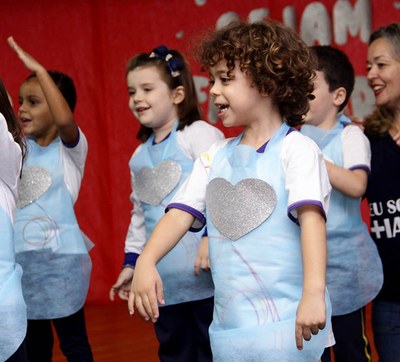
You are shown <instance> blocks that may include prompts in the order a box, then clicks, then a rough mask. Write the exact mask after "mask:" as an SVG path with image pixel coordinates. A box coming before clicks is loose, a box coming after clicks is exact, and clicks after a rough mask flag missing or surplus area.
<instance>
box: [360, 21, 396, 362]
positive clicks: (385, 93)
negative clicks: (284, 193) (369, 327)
mask: <svg viewBox="0 0 400 362" xmlns="http://www.w3.org/2000/svg"><path fill="white" fill-rule="evenodd" d="M367 70H368V82H369V85H370V87H371V88H372V90H373V91H374V94H375V99H376V111H375V113H374V114H373V115H371V116H370V117H368V118H367V119H366V120H365V133H366V134H367V136H368V138H369V140H370V142H371V152H372V159H371V174H370V177H369V182H368V188H367V193H366V197H367V199H368V202H369V206H370V214H371V236H372V237H373V239H374V240H375V242H376V244H377V246H378V250H379V254H380V256H381V258H382V263H383V270H384V284H383V288H382V290H381V292H380V293H379V295H378V297H377V298H376V299H375V300H374V302H373V329H374V336H375V343H376V347H377V350H378V353H379V356H380V361H381V362H386V361H393V362H394V361H398V358H399V356H400V263H399V260H400V188H399V184H400V167H399V166H400V147H398V146H399V145H400V24H398V23H393V24H390V25H387V26H384V27H381V28H379V29H378V30H376V31H375V32H373V33H372V34H371V36H370V40H369V46H368V59H367Z"/></svg>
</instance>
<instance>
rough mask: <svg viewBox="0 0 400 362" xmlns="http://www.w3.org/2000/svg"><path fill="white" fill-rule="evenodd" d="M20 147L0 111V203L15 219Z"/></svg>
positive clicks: (11, 217)
mask: <svg viewBox="0 0 400 362" xmlns="http://www.w3.org/2000/svg"><path fill="white" fill-rule="evenodd" d="M21 161H22V160H21V148H20V147H19V145H18V144H17V143H16V142H15V141H14V138H13V136H12V134H11V133H10V132H9V131H8V127H7V122H6V120H5V118H4V116H3V115H2V114H1V113H0V205H1V207H2V208H3V209H4V210H5V211H6V212H7V213H8V215H9V217H10V220H12V221H13V222H14V220H15V208H16V199H17V194H18V191H17V190H18V188H17V186H18V178H19V175H20V170H21Z"/></svg>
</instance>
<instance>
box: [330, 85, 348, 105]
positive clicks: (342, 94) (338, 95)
mask: <svg viewBox="0 0 400 362" xmlns="http://www.w3.org/2000/svg"><path fill="white" fill-rule="evenodd" d="M346 95H347V92H346V89H345V88H344V87H339V88H338V89H336V90H335V94H334V96H333V103H334V104H335V106H337V107H340V106H341V105H342V104H343V102H344V101H345V100H346Z"/></svg>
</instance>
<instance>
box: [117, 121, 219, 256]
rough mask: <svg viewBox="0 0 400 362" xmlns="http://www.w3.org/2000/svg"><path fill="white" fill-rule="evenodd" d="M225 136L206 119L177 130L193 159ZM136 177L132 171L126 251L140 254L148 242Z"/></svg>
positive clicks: (177, 137) (181, 144)
mask: <svg viewBox="0 0 400 362" xmlns="http://www.w3.org/2000/svg"><path fill="white" fill-rule="evenodd" d="M223 138H224V135H223V133H222V132H221V131H220V130H219V129H218V128H216V127H214V126H212V125H210V124H209V123H207V122H204V121H196V122H193V123H192V124H191V125H189V126H186V127H185V128H184V129H183V130H181V131H177V132H176V140H177V143H178V145H179V146H180V147H181V148H182V150H183V152H185V154H186V155H187V156H188V157H189V158H191V159H192V160H196V159H197V158H198V157H199V155H200V154H201V153H202V152H205V151H206V150H208V149H209V148H210V146H211V145H212V144H213V143H215V142H217V141H219V140H221V139H223ZM141 148H142V145H140V146H139V147H138V148H137V149H136V150H135V152H134V153H133V155H135V154H136V153H137V152H138V151H139V150H140V149H141ZM134 177H135V176H134V174H133V173H132V172H131V185H132V190H133V191H132V194H131V196H130V199H131V202H132V203H133V210H132V213H131V222H130V225H129V229H128V233H127V236H126V239H125V253H136V254H140V253H141V252H142V250H143V247H144V244H145V243H146V229H145V221H144V215H143V209H142V207H141V203H140V201H139V200H138V199H137V197H136V195H135V190H134V188H133V181H134Z"/></svg>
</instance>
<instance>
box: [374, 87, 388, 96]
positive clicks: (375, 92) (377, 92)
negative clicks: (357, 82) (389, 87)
mask: <svg viewBox="0 0 400 362" xmlns="http://www.w3.org/2000/svg"><path fill="white" fill-rule="evenodd" d="M371 88H372V90H373V91H374V94H375V96H377V95H379V94H380V93H382V91H383V89H384V88H385V86H383V85H372V86H371Z"/></svg>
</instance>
